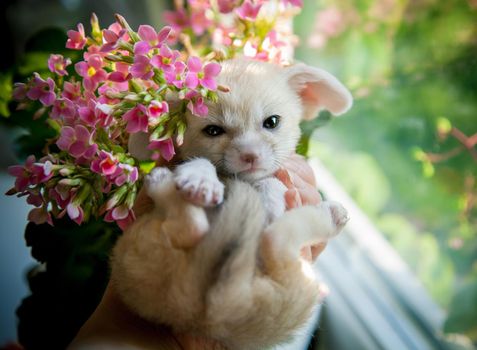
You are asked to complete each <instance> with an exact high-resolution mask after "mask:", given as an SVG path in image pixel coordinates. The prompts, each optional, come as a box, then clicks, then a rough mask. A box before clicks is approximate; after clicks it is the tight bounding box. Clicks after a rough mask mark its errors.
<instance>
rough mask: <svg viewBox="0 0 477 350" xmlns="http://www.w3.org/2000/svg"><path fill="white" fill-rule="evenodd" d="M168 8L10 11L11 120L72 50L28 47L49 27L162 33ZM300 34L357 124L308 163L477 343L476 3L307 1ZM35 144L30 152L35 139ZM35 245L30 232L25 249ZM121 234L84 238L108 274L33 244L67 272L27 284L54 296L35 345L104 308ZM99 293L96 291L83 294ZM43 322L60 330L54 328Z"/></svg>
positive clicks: (9, 159)
mask: <svg viewBox="0 0 477 350" xmlns="http://www.w3.org/2000/svg"><path fill="white" fill-rule="evenodd" d="M168 3H169V2H168V1H156V0H144V1H128V0H119V1H102V2H101V1H99V2H98V1H92V0H43V1H38V0H37V1H35V0H22V1H20V0H4V1H2V12H1V16H2V17H1V21H0V26H1V30H2V33H4V41H5V42H4V50H2V61H1V72H0V113H2V114H8V103H9V99H10V93H11V90H10V88H9V86H10V84H11V82H12V80H18V79H23V78H24V77H25V76H27V75H29V74H30V72H31V71H32V70H40V69H45V68H46V66H45V65H44V59H46V57H48V52H50V51H52V50H53V48H54V47H58V46H55V45H58V44H59V45H64V40H65V36H64V33H63V32H61V31H60V32H58V31H56V32H50V34H52V35H53V37H54V39H53V37H52V40H50V42H49V45H50V46H49V48H48V49H46V50H44V49H40V47H41V45H39V44H38V43H36V42H35V40H31V37H32V36H33V35H34V33H36V32H38V31H39V30H41V29H44V28H46V27H52V26H53V27H57V28H62V30H63V31H64V30H66V29H70V28H74V27H75V26H76V24H77V23H78V22H83V23H87V22H88V18H89V15H90V13H91V12H92V11H95V12H96V13H97V14H98V16H99V17H100V19H101V20H102V24H109V23H110V22H112V21H113V16H112V14H113V13H114V12H120V13H122V14H123V15H125V16H126V17H127V18H128V21H129V22H130V23H131V24H132V25H133V26H134V27H136V26H137V25H138V24H140V23H150V24H153V25H155V26H158V25H159V24H160V18H161V10H162V9H163V8H164V7H165V6H167V4H168ZM295 32H296V34H297V35H298V36H299V37H300V46H299V47H298V49H297V52H296V57H297V58H298V59H300V60H302V61H305V62H306V63H309V64H313V65H316V66H320V67H323V68H325V69H328V70H329V71H331V72H332V73H333V74H335V75H336V76H337V77H339V78H340V79H341V80H342V81H343V82H344V83H345V84H346V85H347V86H349V87H350V88H351V90H352V92H353V95H354V97H355V105H354V107H353V109H352V110H351V112H349V113H348V114H347V115H346V116H343V117H340V118H337V119H335V120H333V122H332V123H331V124H330V125H329V126H327V127H325V128H320V129H319V130H317V131H316V132H315V133H314V135H313V137H312V139H311V141H310V145H309V146H310V147H309V155H310V156H317V157H319V158H320V159H321V160H322V161H323V162H324V163H325V165H326V166H327V167H328V168H329V169H330V170H331V171H332V172H333V174H334V175H335V176H336V177H337V178H338V179H339V180H340V182H341V183H342V185H343V186H344V187H345V188H346V190H347V191H348V192H349V193H350V195H351V196H352V197H353V198H354V199H355V200H356V201H357V203H358V204H359V205H360V206H361V208H362V209H363V210H364V211H365V212H366V213H367V214H368V215H369V217H370V218H371V219H372V221H373V222H374V223H375V224H376V225H377V227H378V228H379V229H380V230H381V231H382V232H383V233H384V235H385V236H386V238H387V239H388V240H389V241H390V242H391V244H392V245H393V246H394V247H395V248H396V250H397V251H398V252H399V253H400V254H401V256H402V257H403V259H404V260H405V261H406V262H407V263H408V264H409V265H410V267H411V268H412V269H413V270H414V271H415V273H416V275H417V276H418V277H419V278H420V280H421V281H422V283H423V284H424V286H425V287H426V288H427V290H428V291H429V293H430V294H431V295H432V297H433V298H434V299H435V301H436V302H437V303H438V304H439V305H440V306H441V307H442V308H443V309H444V310H446V312H447V320H446V322H445V325H444V331H445V332H446V333H458V334H464V335H466V336H468V337H470V338H471V339H472V340H473V342H474V343H477V207H476V206H477V184H476V181H477V180H476V176H477V148H476V143H477V1H476V0H445V1H444V0H440V1H439V0H412V1H410V0H409V1H404V0H333V1H332V0H305V6H304V11H302V13H301V14H300V15H299V16H298V17H297V19H296V21H295ZM55 33H56V34H55ZM29 38H30V39H29ZM25 44H26V46H25ZM43 44H44V43H43ZM25 47H27V49H28V50H29V53H28V55H26V56H25ZM62 47H63V46H61V48H62ZM43 48H44V46H43ZM40 58H41V59H40ZM13 71H15V73H14V74H12V72H13ZM4 122H5V123H3V124H4V127H5V125H7V126H8V125H10V126H13V125H14V124H16V125H19V124H20V125H21V124H22V123H23V124H24V125H23V126H24V127H27V128H31V129H32V130H36V131H40V130H41V128H40V129H38V125H36V124H34V123H31V122H26V121H25V120H19V121H17V122H12V121H11V120H10V121H8V120H7V119H4ZM8 130H16V131H15V132H11V131H8V132H6V133H4V134H3V135H5V138H7V139H11V138H13V137H14V136H15V135H21V133H19V132H18V129H8ZM34 135H35V133H34ZM36 135H37V136H39V137H40V136H41V133H38V132H37V133H36ZM40 139H41V137H40ZM25 141H26V143H25V144H26V145H32V142H33V141H32V139H31V138H27V139H25ZM37 141H38V140H37ZM39 141H41V140H39ZM2 152H3V154H2V157H1V159H0V165H1V166H2V168H3V169H4V168H5V165H7V164H8V165H9V164H11V163H13V162H14V161H15V160H14V158H13V156H12V153H11V152H10V150H6V149H2ZM318 183H319V179H318ZM21 225H23V222H22V224H21ZM65 225H67V224H65ZM93 225H97V227H95V229H94V230H91V236H95V234H96V233H97V232H98V230H100V229H102V228H100V227H99V226H98V225H100V224H99V223H96V224H94V223H93ZM98 227H99V228H98ZM30 230H33V229H32V228H30ZM39 232H41V229H40V230H39ZM54 234H55V236H54V237H53V236H51V237H53V238H52V239H53V240H54V242H56V243H57V244H60V245H62V246H64V247H69V248H68V249H70V250H71V249H73V250H74V249H75V248H74V247H75V245H74V244H71V242H75V241H76V240H77V239H80V240H81V239H83V238H82V233H81V232H79V230H71V229H70V228H69V227H66V228H62V226H61V225H60V226H59V230H58V231H57V232H55V233H54ZM31 235H32V233H31V232H30V233H29V232H27V238H29V237H30V238H31V237H32V236H31ZM49 235H50V234H49ZM116 235H117V233H114V232H113V233H111V234H110V235H108V236H107V239H106V241H104V242H99V243H98V244H99V245H98V246H89V245H88V244H92V242H93V241H95V239H92V240H88V238H87V237H85V238H84V239H86V240H88V242H87V243H85V244H84V247H86V248H87V249H90V250H88V251H89V253H88V254H90V255H88V256H90V257H92V258H91V259H92V261H94V264H95V266H100V267H101V268H100V269H99V270H98V269H97V270H96V271H99V272H100V273H99V274H94V269H93V270H91V269H89V270H88V269H87V268H88V267H89V268H90V267H91V266H92V264H91V261H83V262H81V263H74V264H67V263H65V262H67V261H70V260H71V257H75V256H81V257H83V258H84V254H85V253H84V252H83V251H79V252H78V255H74V254H69V255H68V254H67V252H66V251H63V253H62V259H63V260H61V259H57V257H56V256H55V255H51V256H50V255H45V254H43V252H45V251H46V252H49V251H50V250H51V249H50V248H49V247H51V246H50V245H49V244H48V240H47V239H43V238H42V239H41V240H40V239H38V240H37V241H35V240H32V239H30V240H29V244H31V245H32V247H33V249H34V251H35V253H36V254H34V255H35V257H36V258H37V259H39V260H40V261H45V260H46V261H47V262H48V261H49V262H50V265H52V266H55V267H58V269H56V270H55V269H50V270H49V272H48V275H40V276H43V277H40V278H36V280H35V278H34V276H33V278H30V283H32V281H33V284H30V287H31V288H32V290H34V289H35V287H36V288H37V290H40V289H41V290H46V291H47V292H42V293H43V294H41V293H37V296H39V297H42V296H44V298H43V299H41V298H39V299H38V300H37V303H36V304H35V305H43V306H44V309H41V311H40V312H38V313H36V316H35V317H31V315H33V313H32V312H28V307H30V308H31V310H34V309H35V307H34V306H33V305H34V303H32V302H31V301H32V298H30V299H27V300H26V303H24V306H23V308H21V309H20V316H21V315H22V314H23V317H24V321H23V323H22V324H23V326H24V328H23V329H24V332H26V333H25V337H26V336H29V337H31V336H32V334H34V333H35V332H37V333H38V338H36V339H40V338H41V337H43V336H46V335H47V334H49V333H48V332H50V333H51V327H52V324H53V325H54V327H57V328H56V329H57V330H58V329H59V330H62V329H63V328H65V329H66V328H68V329H67V331H66V330H65V331H64V332H63V334H65V336H64V337H63V338H62V339H59V340H58V344H59V345H58V346H59V347H61V345H62V344H67V343H68V341H69V339H70V337H71V334H74V332H75V330H76V328H77V327H78V325H80V324H81V323H82V322H83V321H84V319H85V318H86V317H87V316H88V314H89V312H91V310H92V308H94V304H95V303H96V302H97V300H98V298H99V296H100V292H101V290H102V288H103V287H104V284H103V283H104V279H105V274H106V266H107V257H106V255H105V254H104V253H105V250H108V249H109V247H110V246H111V244H112V242H113V241H114V238H115V237H116ZM37 237H40V236H38V235H37ZM48 237H50V236H48ZM62 242H63V243H62ZM35 248H36V250H35ZM86 248H85V249H86ZM65 249H66V248H65ZM73 253H74V252H73ZM75 254H76V253H75ZM48 259H50V260H48ZM52 261H53V263H52ZM75 261H76V260H75ZM76 262H77V261H76ZM15 263H16V262H14V263H13V264H15ZM85 266H86V267H85ZM68 269H69V270H68ZM32 271H34V270H32ZM85 271H86V272H85ZM65 274H67V275H68V276H70V277H71V278H73V279H74V282H75V283H70V284H69V285H66V284H65V285H63V284H61V285H57V284H55V283H53V282H51V281H58V280H60V281H64V276H65ZM36 276H38V275H36ZM1 277H2V278H3V276H1ZM30 277H32V276H30ZM62 278H63V279H62ZM35 281H36V284H35ZM38 281H40V282H41V283H39V282H38ZM78 281H80V282H81V283H80V284H78V283H77V282H78ZM91 281H94V283H96V287H97V288H93V289H87V288H88V285H89V286H90V287H91V286H92V282H91ZM98 281H99V282H98ZM101 281H103V282H101ZM44 284H45V285H48V287H45V286H44ZM42 288H43V289H42ZM45 288H46V289H45ZM85 288H86V289H85ZM72 290H76V291H77V292H78V291H79V292H81V291H85V290H86V291H88V295H87V296H88V300H86V299H85V298H83V299H85V300H84V301H83V302H84V303H85V306H83V304H81V300H77V299H72V298H71V295H72V294H71V293H72ZM55 293H56V294H55ZM80 294H81V293H80ZM18 297H19V296H18ZM35 300H36V299H35ZM35 300H33V301H35ZM29 302H30V304H29ZM47 302H48V303H52V304H54V303H56V304H58V305H56V306H57V309H58V310H56V309H51V308H50V309H49V308H48V307H47V304H46V303H47ZM60 302H63V306H61V305H59V303H60ZM73 306H75V307H76V308H77V309H81V310H76V311H77V312H76V311H75V309H74V308H73ZM65 310H66V311H67V312H70V314H72V313H74V312H76V314H75V315H72V316H71V317H72V318H74V317H77V319H76V321H75V322H76V323H75V324H74V325H73V326H71V325H65V324H64V322H63V320H64V317H63V316H64V315H63V313H64V312H65ZM28 315H30V316H28ZM47 316H48V317H49V319H54V323H48V322H49V321H48V322H47V321H46V318H47ZM28 317H30V318H28ZM52 322H53V321H52ZM68 332H69V333H68ZM58 333H61V332H58ZM8 336H9V337H10V336H11V335H8Z"/></svg>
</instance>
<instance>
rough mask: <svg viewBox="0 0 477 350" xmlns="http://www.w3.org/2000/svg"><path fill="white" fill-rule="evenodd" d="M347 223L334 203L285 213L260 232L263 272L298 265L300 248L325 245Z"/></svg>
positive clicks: (346, 217) (342, 211) (341, 211)
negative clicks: (262, 232) (261, 235)
mask: <svg viewBox="0 0 477 350" xmlns="http://www.w3.org/2000/svg"><path fill="white" fill-rule="evenodd" d="M347 221H348V215H347V212H346V210H345V209H344V208H343V207H342V206H341V205H340V204H338V203H336V202H329V201H326V202H322V203H320V204H319V205H317V206H304V207H301V208H296V209H293V210H290V211H288V212H286V213H285V214H284V215H283V216H282V217H280V218H279V219H277V220H276V221H274V222H273V223H272V224H270V225H268V226H267V227H266V228H265V230H264V234H263V237H262V245H261V253H262V260H263V261H262V262H263V263H264V266H265V268H266V270H268V269H272V270H276V269H277V268H278V269H281V268H285V269H286V266H290V265H296V264H298V263H300V249H301V248H302V247H304V246H307V245H312V244H317V243H321V242H326V241H328V239H330V238H332V237H334V236H336V235H337V234H338V233H339V232H340V231H341V229H342V228H343V227H344V225H345V224H346V222H347Z"/></svg>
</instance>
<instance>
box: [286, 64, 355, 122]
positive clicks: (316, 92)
mask: <svg viewBox="0 0 477 350" xmlns="http://www.w3.org/2000/svg"><path fill="white" fill-rule="evenodd" d="M286 74H287V78H288V82H289V84H290V85H291V87H292V88H293V89H294V90H295V91H296V92H297V93H298V95H299V96H300V98H301V101H302V104H303V119H313V118H315V117H316V116H318V112H319V111H320V110H322V109H326V110H328V111H330V112H331V113H332V114H334V115H340V114H343V113H345V112H346V111H348V110H349V109H350V108H351V105H352V104H353V97H352V96H351V93H350V92H349V91H348V89H347V88H346V87H345V86H344V85H343V84H341V82H340V81H339V80H338V79H336V78H335V77H334V76H333V75H331V74H330V73H328V72H326V71H324V70H323V69H319V68H314V67H310V66H307V65H306V64H302V63H299V64H296V65H293V66H290V67H288V68H286Z"/></svg>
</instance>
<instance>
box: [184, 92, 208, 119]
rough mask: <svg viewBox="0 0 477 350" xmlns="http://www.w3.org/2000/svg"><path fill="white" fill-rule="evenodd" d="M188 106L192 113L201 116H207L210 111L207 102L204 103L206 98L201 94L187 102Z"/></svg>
mask: <svg viewBox="0 0 477 350" xmlns="http://www.w3.org/2000/svg"><path fill="white" fill-rule="evenodd" d="M187 108H189V110H190V111H191V112H192V114H194V115H197V116H199V117H206V116H207V114H208V113H209V109H208V108H207V106H206V104H205V103H204V99H203V98H202V97H201V96H199V97H195V98H194V99H192V100H190V101H189V103H188V104H187Z"/></svg>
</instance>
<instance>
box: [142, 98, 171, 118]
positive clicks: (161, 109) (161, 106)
mask: <svg viewBox="0 0 477 350" xmlns="http://www.w3.org/2000/svg"><path fill="white" fill-rule="evenodd" d="M147 112H148V114H149V116H150V117H151V118H159V117H160V116H161V115H163V114H165V113H169V105H168V104H167V102H166V101H162V102H160V101H157V100H152V101H151V103H150V104H149V106H148V107H147Z"/></svg>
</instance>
